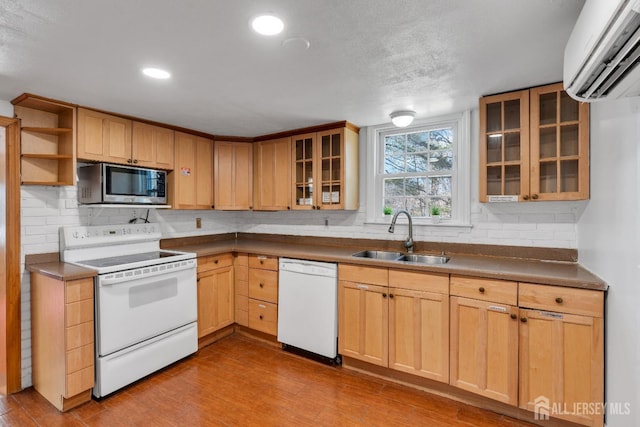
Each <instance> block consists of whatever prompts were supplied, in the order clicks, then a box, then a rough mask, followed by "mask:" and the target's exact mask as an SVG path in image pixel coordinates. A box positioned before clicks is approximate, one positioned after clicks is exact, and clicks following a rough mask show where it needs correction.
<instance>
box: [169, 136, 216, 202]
mask: <svg viewBox="0 0 640 427" xmlns="http://www.w3.org/2000/svg"><path fill="white" fill-rule="evenodd" d="M169 183H170V184H169V200H170V203H171V205H172V207H173V208H174V209H212V208H213V141H212V140H210V139H207V138H202V137H200V136H196V135H192V134H188V133H183V132H176V133H175V168H174V170H173V172H171V173H169Z"/></svg>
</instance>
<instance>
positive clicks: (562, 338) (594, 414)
mask: <svg viewBox="0 0 640 427" xmlns="http://www.w3.org/2000/svg"><path fill="white" fill-rule="evenodd" d="M519 292H520V305H521V306H524V307H527V306H529V307H532V308H521V309H520V322H519V323H520V407H521V408H523V409H527V410H529V411H535V410H538V411H540V410H544V411H546V413H548V414H549V415H550V416H551V417H554V418H562V419H566V420H568V421H572V422H575V423H579V424H583V425H588V426H602V425H603V417H604V414H603V408H602V406H601V405H599V403H602V402H604V328H603V326H604V325H603V323H604V322H603V317H602V315H603V307H604V300H603V296H604V295H603V293H602V292H599V291H591V290H584V289H567V288H559V287H554V286H543V285H532V284H526V283H521V284H520V291H519Z"/></svg>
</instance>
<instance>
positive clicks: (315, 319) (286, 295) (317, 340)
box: [278, 258, 340, 363]
mask: <svg viewBox="0 0 640 427" xmlns="http://www.w3.org/2000/svg"><path fill="white" fill-rule="evenodd" d="M278 341H280V342H281V343H283V347H284V348H287V346H292V347H295V348H296V349H302V350H305V351H307V352H311V353H314V354H317V355H321V356H324V357H326V358H329V359H332V360H333V361H334V362H337V363H340V358H339V357H338V267H337V265H336V264H331V263H326V262H316V261H305V260H297V259H288V258H280V274H279V281H278Z"/></svg>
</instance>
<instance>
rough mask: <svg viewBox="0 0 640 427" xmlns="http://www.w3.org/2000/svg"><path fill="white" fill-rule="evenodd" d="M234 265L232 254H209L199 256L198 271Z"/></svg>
mask: <svg viewBox="0 0 640 427" xmlns="http://www.w3.org/2000/svg"><path fill="white" fill-rule="evenodd" d="M231 265H233V255H232V254H220V255H208V256H202V257H198V273H200V272H202V271H209V270H214V269H216V268H220V267H229V266H231Z"/></svg>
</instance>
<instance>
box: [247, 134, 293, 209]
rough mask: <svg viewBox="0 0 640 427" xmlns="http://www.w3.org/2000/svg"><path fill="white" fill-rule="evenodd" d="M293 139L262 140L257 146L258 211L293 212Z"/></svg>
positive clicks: (256, 196)
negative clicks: (291, 210) (290, 210)
mask: <svg viewBox="0 0 640 427" xmlns="http://www.w3.org/2000/svg"><path fill="white" fill-rule="evenodd" d="M290 185H291V138H280V139H274V140H269V141H261V142H258V143H256V144H255V147H254V187H253V188H254V198H253V202H254V209H256V210H266V211H278V210H288V209H291V187H290Z"/></svg>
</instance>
